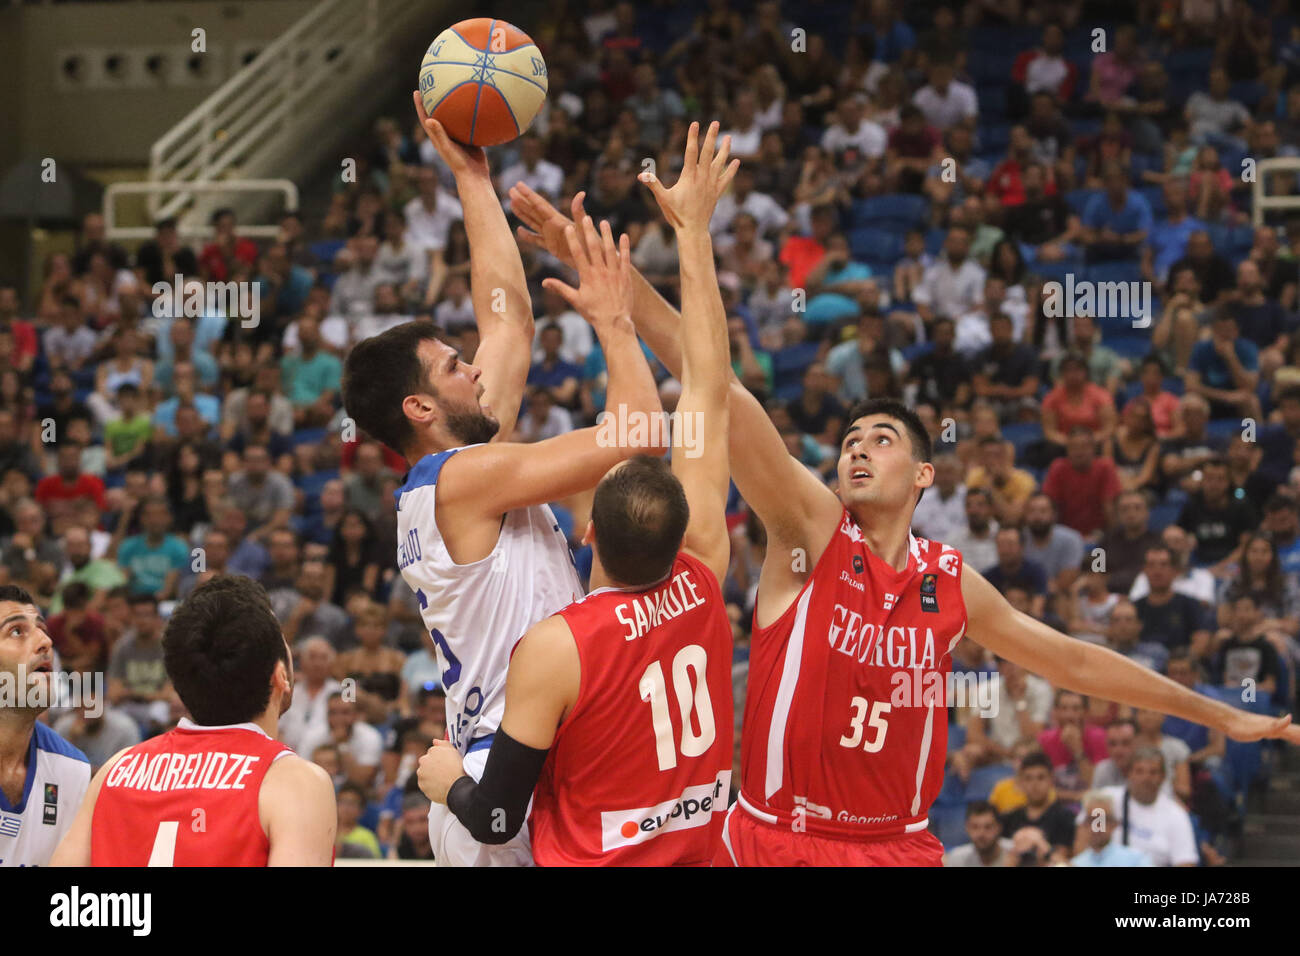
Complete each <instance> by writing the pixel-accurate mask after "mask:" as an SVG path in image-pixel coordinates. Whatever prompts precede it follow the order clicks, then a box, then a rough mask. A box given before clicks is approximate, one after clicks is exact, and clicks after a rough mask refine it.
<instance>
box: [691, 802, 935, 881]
mask: <svg viewBox="0 0 1300 956" xmlns="http://www.w3.org/2000/svg"><path fill="white" fill-rule="evenodd" d="M713 865H714V866H943V844H942V843H940V842H939V841H938V839H937V838H936V837H935V835H934V834H933V833H931V832H930V831H929V830H918V831H917V832H916V833H908V834H906V835H904V836H900V837H891V838H889V839H885V840H837V839H834V838H833V837H826V836H820V835H817V834H813V833H807V832H804V833H795V832H794V831H793V830H787V829H786V828H785V827H781V826H773V825H772V824H770V823H764V822H763V821H762V820H756V819H755V818H754V817H753V816H751V815H750V814H748V813H746V812H745V811H744V810H742V809H741V808H740V805H739V804H733V805H732V807H731V809H730V810H729V811H727V819H726V821H725V823H724V824H723V829H722V847H721V849H720V850H719V851H718V855H717V856H716V857H714V859H713Z"/></svg>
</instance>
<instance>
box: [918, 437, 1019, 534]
mask: <svg viewBox="0 0 1300 956" xmlns="http://www.w3.org/2000/svg"><path fill="white" fill-rule="evenodd" d="M1014 460H1015V448H1014V446H1012V445H1011V443H1010V442H1007V441H1003V440H1002V439H1001V438H999V437H997V436H996V435H984V436H983V437H981V438H978V439H977V440H976V453H975V461H976V464H975V465H974V466H973V467H972V468H971V469H970V471H969V472H968V473H967V475H966V487H967V488H968V489H970V490H972V491H973V490H975V489H977V488H978V489H981V490H983V491H985V492H987V493H988V495H989V497H990V500H991V501H992V503H993V514H994V515H995V516H996V517H997V519H998V521H999V522H1001V523H1002V524H1012V525H1018V524H1019V523H1020V519H1021V515H1022V513H1023V511H1024V507H1025V504H1026V503H1027V502H1028V501H1029V498H1030V496H1031V495H1033V493H1034V492H1035V491H1036V490H1037V488H1038V482H1036V481H1035V480H1034V476H1033V475H1031V474H1030V473H1029V472H1027V471H1025V470H1023V469H1021V468H1016V467H1014V466H1013V462H1014ZM922 500H924V499H922Z"/></svg>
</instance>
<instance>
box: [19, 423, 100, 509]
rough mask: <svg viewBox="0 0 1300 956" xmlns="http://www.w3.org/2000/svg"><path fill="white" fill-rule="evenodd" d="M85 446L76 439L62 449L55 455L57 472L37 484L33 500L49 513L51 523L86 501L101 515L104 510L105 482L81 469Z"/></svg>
mask: <svg viewBox="0 0 1300 956" xmlns="http://www.w3.org/2000/svg"><path fill="white" fill-rule="evenodd" d="M81 453H82V446H81V445H80V444H78V443H77V442H76V441H75V440H73V439H71V438H70V439H68V440H67V441H65V442H63V443H62V444H61V445H59V447H58V449H57V450H56V451H55V455H54V458H55V472H54V474H52V475H46V476H45V477H44V478H42V479H41V480H40V481H38V482H37V483H36V491H35V493H34V494H33V497H34V498H35V499H36V502H37V504H39V505H40V506H41V507H42V508H44V509H45V510H46V512H47V513H48V514H49V516H50V519H51V520H52V521H57V520H58V519H59V518H60V517H62V515H63V514H64V513H65V512H66V511H67V505H69V504H71V503H73V502H76V501H78V500H80V499H82V498H86V499H88V500H90V501H93V502H94V503H95V506H96V507H97V508H99V509H100V510H101V511H102V510H104V508H105V502H104V482H103V479H101V478H98V477H96V476H95V475H91V474H86V473H84V472H83V471H82V469H81Z"/></svg>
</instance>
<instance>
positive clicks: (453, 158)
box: [411, 90, 491, 179]
mask: <svg viewBox="0 0 1300 956" xmlns="http://www.w3.org/2000/svg"><path fill="white" fill-rule="evenodd" d="M411 98H412V99H414V100H415V112H416V113H417V114H419V117H420V125H421V126H422V127H424V133H425V135H426V136H428V137H429V141H430V142H431V143H433V148H434V149H436V150H437V151H438V155H439V156H441V157H442V161H443V162H444V163H446V164H447V166H448V167H449V168H450V169H451V172H452V175H453V176H455V177H456V178H457V179H460V177H461V176H462V175H463V174H476V175H482V176H487V177H489V178H491V173H490V172H489V171H488V162H487V154H486V153H484V152H483V147H481V146H466V145H464V144H463V143H458V142H456V141H455V140H454V139H452V138H451V136H450V135H448V133H447V128H446V127H445V126H443V125H442V124H441V123H439V122H438V121H437V120H436V119H433V118H432V117H430V116H429V114H428V113H426V112H425V111H424V99H423V98H422V97H421V96H420V91H419V90H415V91H414V92H413V93H412V94H411Z"/></svg>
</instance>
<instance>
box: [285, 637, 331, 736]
mask: <svg viewBox="0 0 1300 956" xmlns="http://www.w3.org/2000/svg"><path fill="white" fill-rule="evenodd" d="M297 650H298V666H297V667H296V668H294V672H295V674H297V677H298V683H297V684H296V685H295V686H294V689H293V703H292V704H290V705H289V709H288V710H286V711H285V712H284V713H283V714H281V715H280V739H281V740H283V741H284V742H285V743H286V744H288V745H289V746H290V747H292V748H293V749H294V750H296V751H297V752H298V753H299V754H300V755H301V756H304V757H306V758H307V759H311V752H310V751H307V750H304V749H303V747H302V742H303V741H304V740H308V741H309V742H310V739H311V738H312V737H316V738H324V737H328V736H329V720H328V713H329V699H330V696H331V695H332V694H333V693H334V692H335V691H338V690H341V689H342V686H343V685H341V684H340V683H339V682H338V681H336V680H335V679H334V678H333V677H332V676H330V675H331V672H332V671H333V669H334V656H335V655H334V648H333V647H332V646H331V645H330V642H329V641H327V640H325V638H323V637H320V636H319V635H313V636H312V637H307V638H304V639H303V640H302V641H301V642H300V643H299V644H298V648H297Z"/></svg>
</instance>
